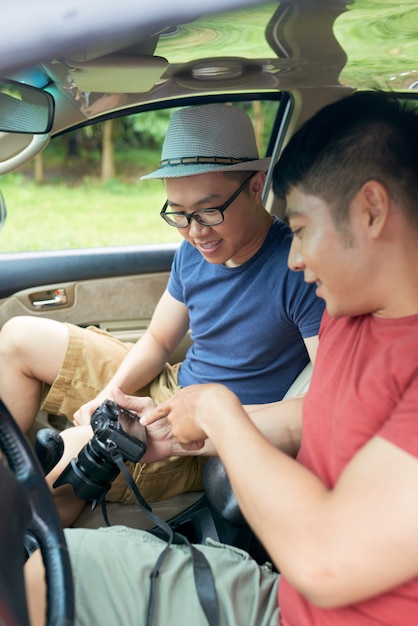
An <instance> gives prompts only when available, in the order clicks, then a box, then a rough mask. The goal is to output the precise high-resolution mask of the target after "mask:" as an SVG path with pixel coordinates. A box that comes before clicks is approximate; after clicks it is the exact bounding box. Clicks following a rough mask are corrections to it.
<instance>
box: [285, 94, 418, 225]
mask: <svg viewBox="0 0 418 626" xmlns="http://www.w3.org/2000/svg"><path fill="white" fill-rule="evenodd" d="M372 179H373V180H378V181H380V182H381V183H382V184H383V185H385V187H386V189H387V190H388V193H389V194H390V196H391V198H393V200H394V201H395V202H396V203H397V205H398V207H399V209H400V210H403V211H404V212H405V213H406V214H407V215H408V217H410V218H411V219H412V221H413V222H414V223H415V224H416V225H417V226H418V200H417V193H418V115H417V112H416V110H415V109H413V108H412V107H410V106H408V103H407V102H401V101H400V100H399V99H398V98H397V97H396V96H395V95H394V94H391V93H382V92H378V91H359V92H357V93H355V94H353V95H350V96H347V97H345V98H343V99H342V100H339V101H337V102H334V103H333V104H330V105H328V106H326V107H324V108H323V109H321V110H320V111H318V113H316V114H315V115H314V116H313V117H312V118H311V119H310V120H308V121H307V122H305V123H304V124H303V125H302V126H301V128H300V129H299V130H298V131H297V132H296V133H295V134H294V135H293V137H292V138H291V139H290V141H289V143H288V144H287V146H286V147H285V149H284V150H283V153H282V155H281V157H280V159H279V161H278V163H277V164H276V165H275V167H274V171H273V190H274V193H275V194H276V195H277V196H278V197H279V198H285V197H286V195H287V194H288V193H289V191H290V190H291V189H292V188H293V187H297V188H298V189H299V190H300V191H302V192H303V193H305V194H310V195H314V196H317V197H319V198H321V199H322V200H324V201H325V202H327V204H329V206H330V208H331V210H332V212H333V216H334V220H335V223H336V224H337V225H343V224H345V223H346V221H347V213H348V206H349V204H350V202H351V200H352V198H353V197H354V195H355V194H356V193H357V192H358V190H359V189H360V188H361V187H362V185H363V184H364V183H365V182H367V181H368V180H372Z"/></svg>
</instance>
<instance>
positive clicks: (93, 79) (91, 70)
mask: <svg viewBox="0 0 418 626" xmlns="http://www.w3.org/2000/svg"><path fill="white" fill-rule="evenodd" d="M65 64H66V65H67V67H68V68H69V70H70V72H71V75H72V77H73V80H74V83H75V84H76V85H77V87H78V88H79V89H81V90H82V91H87V92H96V93H146V92H147V91H150V89H152V87H153V86H154V84H155V83H156V82H157V81H158V80H159V79H160V78H161V76H162V75H163V74H164V72H165V70H166V69H167V67H168V61H167V59H164V58H163V57H158V56H151V55H147V56H138V55H135V56H134V55H114V54H111V55H108V56H105V57H101V58H100V59H94V60H92V61H86V62H81V61H71V60H70V59H66V60H65Z"/></svg>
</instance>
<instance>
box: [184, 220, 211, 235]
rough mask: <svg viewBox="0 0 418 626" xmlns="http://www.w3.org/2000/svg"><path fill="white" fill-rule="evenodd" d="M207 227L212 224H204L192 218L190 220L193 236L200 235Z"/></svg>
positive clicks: (190, 230) (190, 232)
mask: <svg viewBox="0 0 418 626" xmlns="http://www.w3.org/2000/svg"><path fill="white" fill-rule="evenodd" d="M205 228H210V226H204V225H203V224H200V223H199V222H198V221H197V220H195V219H193V218H192V219H191V220H190V226H189V234H190V235H191V236H192V237H194V236H195V235H200V234H201V233H202V230H204V229H205Z"/></svg>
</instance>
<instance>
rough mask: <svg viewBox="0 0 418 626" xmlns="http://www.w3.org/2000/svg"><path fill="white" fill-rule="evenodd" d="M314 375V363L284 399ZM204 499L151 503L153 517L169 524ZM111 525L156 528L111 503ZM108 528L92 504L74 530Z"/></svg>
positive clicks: (189, 496) (135, 511)
mask: <svg viewBox="0 0 418 626" xmlns="http://www.w3.org/2000/svg"><path fill="white" fill-rule="evenodd" d="M311 375H312V363H309V364H308V365H307V366H306V367H305V369H304V370H302V372H301V373H300V374H299V376H298V377H297V378H296V380H295V381H294V382H293V384H292V385H291V387H290V388H289V389H288V391H287V393H286V395H285V396H284V398H293V397H296V396H299V395H301V394H303V393H306V391H307V390H308V387H309V383H310V379H311ZM202 495H203V493H200V492H190V493H184V494H180V495H178V496H173V497H172V498H168V499H167V500H163V501H161V502H155V503H152V502H151V503H150V505H151V507H152V511H153V513H155V515H158V516H159V517H160V518H162V519H163V520H169V519H172V518H173V517H175V516H176V515H178V514H179V513H181V512H183V511H185V510H186V509H187V508H189V507H190V506H192V505H193V504H194V503H195V502H197V500H198V499H199V498H200V497H201V496H202ZM106 509H107V514H108V517H109V522H110V523H111V524H112V525H116V524H122V525H125V526H129V527H131V528H138V529H148V528H151V527H152V526H153V524H152V522H150V520H149V519H148V518H147V517H146V515H145V514H144V513H142V512H141V511H140V510H139V508H138V507H137V506H136V505H134V504H133V505H123V504H117V503H108V504H107V506H106ZM103 525H104V520H103V515H102V511H101V508H100V507H98V508H96V509H95V510H94V511H92V510H91V504H90V503H87V504H86V506H85V507H84V509H83V511H82V513H81V515H80V516H79V517H78V518H77V520H76V521H75V522H74V524H73V526H74V527H76V528H77V527H78V528H98V527H99V526H103Z"/></svg>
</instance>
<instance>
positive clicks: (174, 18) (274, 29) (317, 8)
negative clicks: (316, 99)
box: [0, 0, 418, 150]
mask: <svg viewBox="0 0 418 626" xmlns="http://www.w3.org/2000/svg"><path fill="white" fill-rule="evenodd" d="M398 6H399V5H398V3H387V4H384V6H383V7H382V3H381V2H380V1H379V2H378V1H377V0H375V1H374V0H355V1H350V0H288V1H286V0H284V1H283V2H278V1H277V0H276V1H274V2H261V1H260V0H258V1H257V0H211V2H210V3H208V2H202V1H201V0H194V2H190V0H176V2H173V1H172V0H152V1H145V0H141V1H140V2H139V1H138V0H118V2H117V3H115V5H112V6H110V2H103V0H100V1H98V0H61V1H60V2H56V0H38V1H37V2H33V1H32V0H15V2H11V3H8V5H7V8H4V9H3V11H2V23H1V30H2V37H1V38H0V74H1V75H3V76H4V77H6V76H7V77H12V78H16V79H22V80H23V82H30V83H32V84H35V85H36V84H38V86H43V87H44V88H46V89H47V90H48V91H50V92H51V93H52V95H53V96H54V99H55V101H56V103H57V108H56V116H55V121H54V127H53V130H52V134H57V133H59V132H61V131H62V130H65V128H66V127H69V126H74V125H77V124H82V123H84V122H86V121H88V120H89V119H92V118H97V119H99V118H100V117H102V116H103V115H105V114H106V113H107V112H108V111H117V110H118V109H120V108H122V107H123V108H126V107H134V106H137V105H142V104H146V103H153V102H156V101H162V100H169V99H170V100H172V101H173V100H175V99H179V100H180V99H181V98H187V97H190V96H191V95H202V96H207V95H210V94H217V93H225V92H229V93H237V94H239V93H245V92H252V93H263V92H265V93H267V92H277V91H283V90H284V91H288V92H291V93H295V92H297V91H298V90H299V91H301V90H303V89H309V90H313V89H317V90H318V92H319V91H320V90H321V89H327V90H328V92H329V91H330V90H332V89H334V90H335V91H336V95H335V97H336V98H337V97H338V94H339V92H346V91H347V90H350V89H352V88H355V87H357V88H358V87H360V88H364V87H367V88H371V87H381V88H388V87H390V86H392V85H393V84H395V83H396V80H397V79H398V78H399V80H400V74H401V72H400V71H398V70H397V69H396V68H395V65H396V63H395V62H399V60H401V61H402V62H403V65H402V76H405V70H406V75H408V76H411V77H412V78H411V79H410V80H409V83H412V82H413V78H414V79H415V82H417V76H416V58H417V53H418V48H417V44H416V36H415V37H414V40H415V47H412V48H411V45H409V48H406V52H407V54H405V50H402V55H401V56H400V55H399V54H398V57H399V58H397V56H396V54H397V53H396V52H393V50H394V49H395V48H396V46H397V44H398V43H399V40H400V37H405V29H408V28H410V29H412V30H410V32H412V33H415V35H416V24H417V20H418V8H417V5H416V4H414V3H413V1H412V0H409V1H408V0H407V2H406V4H405V7H406V8H405V15H404V16H403V17H404V19H403V21H402V23H401V24H400V27H399V28H400V30H399V32H397V31H396V23H397V21H396V20H395V19H392V20H391V23H390V28H387V24H385V23H384V22H383V21H382V20H383V17H386V18H387V11H390V9H391V8H392V10H393V11H395V13H394V17H395V16H397V17H398V13H397V12H398V11H399V9H398ZM414 7H415V9H414ZM232 10H236V11H237V13H236V14H234V15H231V13H230V11H232ZM411 11H412V12H411ZM356 12H357V13H358V15H359V16H360V17H361V15H362V12H363V13H364V20H362V19H360V23H361V24H362V23H363V22H364V31H362V32H355V29H354V28H353V27H352V25H351V23H350V22H349V21H345V22H344V23H343V24H345V26H344V27H343V29H342V30H344V28H345V32H349V34H350V39H352V40H353V41H354V43H355V46H354V48H353V50H351V51H350V54H352V53H353V51H354V54H357V50H361V49H366V50H367V51H368V52H367V53H366V55H365V56H364V55H363V57H361V56H358V58H357V57H356V58H355V60H354V66H353V67H354V69H355V71H354V73H351V74H348V76H347V77H345V79H344V80H343V81H341V72H342V70H343V69H344V67H345V64H346V62H347V54H346V51H345V50H343V47H342V45H341V43H340V41H339V39H340V38H339V36H336V33H337V35H338V33H339V30H341V27H338V25H339V24H340V18H341V17H343V18H345V17H346V15H347V16H348V17H350V14H351V15H355V14H356ZM344 14H346V15H344ZM22 15H24V16H25V18H24V19H22V18H21V16H22ZM390 17H391V16H390V14H389V18H388V19H390ZM379 20H380V21H379ZM357 21H359V20H357ZM398 21H399V20H398ZM381 22H382V23H381ZM414 23H415V31H414V30H413V29H414ZM408 24H409V25H408ZM356 28H357V31H358V30H359V29H358V26H356ZM254 33H259V35H260V36H257V37H254ZM352 34H355V37H352ZM343 35H344V32H343ZM373 38H374V39H376V41H377V45H376V47H375V49H376V52H374V49H373V47H372V46H371V42H372V40H373ZM343 39H344V37H343ZM248 42H251V45H249V44H248ZM365 42H366V43H367V44H368V47H367V48H364V43H365ZM358 44H363V47H362V46H361V45H358ZM369 44H370V45H369ZM412 45H413V44H412ZM404 47H405V46H404ZM374 55H378V56H374ZM408 55H409V56H408ZM385 60H387V63H385ZM394 64H395V65H394ZM359 67H362V71H363V84H355V80H356V71H357V68H359ZM396 67H397V66H396ZM368 68H370V71H368ZM414 72H415V74H414ZM398 74H399V76H398ZM394 79H395V83H394V82H393V81H394ZM390 81H392V83H391V82H390ZM405 81H406V79H405V80H404V82H405ZM368 82H369V84H368ZM406 82H407V81H406ZM400 84H401V86H402V81H401V83H400ZM91 94H93V97H94V101H95V106H94V107H92V106H90V105H91V98H92V96H91ZM341 95H342V94H341ZM86 98H87V100H86ZM16 141H18V138H16ZM17 150H18V149H17Z"/></svg>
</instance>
